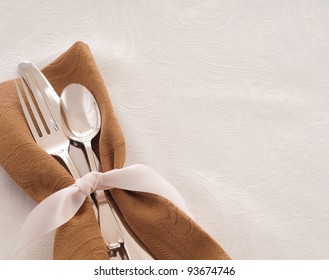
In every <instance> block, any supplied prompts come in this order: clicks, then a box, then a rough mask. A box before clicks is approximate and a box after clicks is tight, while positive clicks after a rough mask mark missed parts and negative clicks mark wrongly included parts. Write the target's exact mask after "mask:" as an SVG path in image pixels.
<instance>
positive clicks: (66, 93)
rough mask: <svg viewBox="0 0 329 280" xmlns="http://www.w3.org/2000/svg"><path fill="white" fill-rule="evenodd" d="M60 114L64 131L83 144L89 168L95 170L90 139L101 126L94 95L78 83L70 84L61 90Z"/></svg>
mask: <svg viewBox="0 0 329 280" xmlns="http://www.w3.org/2000/svg"><path fill="white" fill-rule="evenodd" d="M60 105H61V106H60V107H61V114H62V121H63V128H64V131H65V133H66V134H67V135H68V137H69V138H70V139H72V140H73V141H76V142H79V143H81V144H83V145H84V147H85V150H86V154H87V158H88V160H89V165H90V169H91V170H92V171H96V170H97V165H96V163H95V160H94V156H93V151H92V148H91V140H92V139H93V138H94V137H95V136H96V135H97V133H98V132H99V130H100V127H101V115H100V112H99V108H98V105H97V102H96V100H95V98H94V96H93V95H92V94H91V92H90V91H89V90H88V89H87V88H86V87H84V86H83V85H80V84H70V85H68V86H67V87H66V88H64V90H63V91H62V95H61V102H60Z"/></svg>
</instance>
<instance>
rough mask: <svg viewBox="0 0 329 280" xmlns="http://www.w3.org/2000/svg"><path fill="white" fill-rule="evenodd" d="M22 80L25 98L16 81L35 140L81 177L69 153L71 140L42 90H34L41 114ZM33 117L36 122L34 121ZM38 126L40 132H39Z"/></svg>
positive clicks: (70, 170)
mask: <svg viewBox="0 0 329 280" xmlns="http://www.w3.org/2000/svg"><path fill="white" fill-rule="evenodd" d="M29 78H30V82H34V81H33V77H29ZM20 80H21V84H22V87H23V91H24V95H25V98H24V96H23V93H22V92H21V90H20V88H19V85H18V83H17V82H16V81H14V82H15V86H16V90H17V94H18V97H19V101H20V103H21V106H22V109H23V113H24V115H25V118H26V121H27V123H28V126H29V129H30V131H31V134H32V136H33V138H34V140H35V142H36V143H37V144H38V145H39V146H40V147H41V148H43V149H44V150H45V151H46V152H48V154H50V155H53V156H58V157H60V158H61V159H62V160H63V161H64V163H65V165H66V167H67V168H68V170H69V172H70V173H71V175H72V176H73V178H75V179H77V178H79V177H80V176H79V173H78V171H77V169H76V167H75V165H74V164H73V161H72V159H71V157H70V155H69V145H70V141H69V139H68V138H67V137H66V135H65V133H64V131H63V130H62V129H61V126H60V125H57V123H56V121H55V120H54V118H53V116H52V114H51V112H50V111H49V109H48V107H47V105H46V103H45V101H44V99H43V97H42V94H41V92H40V91H39V90H36V91H35V92H34V97H35V101H36V103H37V105H38V107H39V110H40V115H39V112H38V109H37V107H36V106H35V104H34V102H33V100H32V98H31V95H30V93H29V90H28V88H27V86H26V85H25V82H24V80H23V79H22V78H20ZM28 106H29V107H30V109H31V110H30V111H29V109H28ZM41 116H42V117H43V119H44V122H43V121H42V119H41ZM33 119H34V121H35V122H34V121H33ZM38 128H39V131H40V133H39V132H38Z"/></svg>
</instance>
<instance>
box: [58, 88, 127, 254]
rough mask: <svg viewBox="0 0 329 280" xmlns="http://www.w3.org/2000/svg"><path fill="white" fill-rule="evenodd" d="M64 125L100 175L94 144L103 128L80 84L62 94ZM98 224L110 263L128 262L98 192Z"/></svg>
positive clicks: (94, 105) (110, 212)
mask: <svg viewBox="0 0 329 280" xmlns="http://www.w3.org/2000/svg"><path fill="white" fill-rule="evenodd" d="M60 99H61V102H60V108H61V114H62V123H63V128H64V131H65V133H66V135H67V136H68V137H69V138H70V139H71V140H73V141H75V142H78V143H80V144H82V145H83V146H84V148H85V151H86V156H87V159H88V164H89V167H90V168H89V169H90V171H98V168H97V164H96V162H95V156H94V152H93V150H92V146H91V140H92V139H93V138H94V137H95V136H96V135H97V133H98V132H99V130H100V127H101V115H100V112H99V108H98V105H97V102H96V100H95V99H94V97H93V95H92V94H91V92H90V91H89V90H88V89H87V88H86V87H84V86H82V85H80V84H70V85H68V86H67V87H66V88H64V90H63V91H62V94H61V97H60ZM95 198H96V206H97V208H98V221H99V225H100V228H101V231H102V234H103V238H104V240H105V242H106V246H107V249H108V252H109V255H110V258H111V259H115V258H118V259H129V258H130V257H129V254H128V251H127V250H126V248H125V246H124V242H123V235H122V231H121V228H120V226H119V225H118V222H117V219H116V217H115V216H114V214H113V210H112V208H111V207H110V206H109V204H108V201H107V198H106V196H105V193H104V191H96V195H94V199H95Z"/></svg>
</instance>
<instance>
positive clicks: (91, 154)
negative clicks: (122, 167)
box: [84, 142, 98, 171]
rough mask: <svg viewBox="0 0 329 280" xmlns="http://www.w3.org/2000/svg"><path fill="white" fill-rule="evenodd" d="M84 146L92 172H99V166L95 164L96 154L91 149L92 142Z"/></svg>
mask: <svg viewBox="0 0 329 280" xmlns="http://www.w3.org/2000/svg"><path fill="white" fill-rule="evenodd" d="M84 146H85V149H86V154H87V158H88V164H89V167H90V170H91V171H98V169H97V165H96V162H95V158H94V152H93V150H92V148H91V143H90V142H85V143H84Z"/></svg>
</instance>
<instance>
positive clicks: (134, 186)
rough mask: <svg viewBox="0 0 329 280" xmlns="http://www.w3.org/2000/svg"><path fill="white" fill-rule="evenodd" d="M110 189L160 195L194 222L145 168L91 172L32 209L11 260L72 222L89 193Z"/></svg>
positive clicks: (182, 204) (181, 202)
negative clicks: (48, 234) (39, 240)
mask: <svg viewBox="0 0 329 280" xmlns="http://www.w3.org/2000/svg"><path fill="white" fill-rule="evenodd" d="M112 188H117V189H122V190H128V191H138V192H146V193H152V194H156V195H159V196H162V197H164V198H166V199H168V200H169V201H171V202H172V203H173V204H175V205H176V206H177V207H178V208H179V209H181V210H182V211H183V212H185V213H186V214H187V215H188V216H190V217H191V218H192V219H194V218H193V215H192V214H191V213H190V211H189V210H188V208H187V207H186V205H185V202H184V199H183V198H182V197H181V196H180V194H179V193H178V192H177V190H176V189H175V187H174V186H172V185H171V184H169V183H168V182H167V181H166V180H165V179H164V178H163V177H161V176H160V174H159V173H157V172H156V171H155V170H153V169H152V168H150V167H148V166H146V165H143V164H134V165H130V166H128V167H125V168H121V169H114V170H111V171H108V172H105V173H101V172H90V173H87V174H86V175H84V176H83V177H81V178H78V179H77V180H76V181H75V183H74V184H73V185H71V186H68V187H67V188H64V189H62V190H59V191H57V192H55V193H53V194H52V195H50V196H49V197H47V198H46V199H44V200H43V201H41V202H40V203H39V204H38V205H37V206H36V207H35V208H34V209H33V210H32V212H31V213H30V214H29V216H28V217H27V218H26V220H25V221H24V223H23V225H22V228H21V230H20V231H19V233H18V235H17V237H16V244H15V248H14V250H13V251H12V253H13V257H15V255H16V254H17V253H18V252H19V250H21V249H22V248H23V247H25V246H27V245H29V244H30V243H32V242H33V241H35V240H36V239H38V238H39V237H40V236H42V235H45V234H47V233H49V232H51V231H53V230H55V229H56V228H58V227H60V226H61V225H63V224H64V223H66V222H68V221H69V220H70V219H72V218H73V216H74V215H75V214H76V213H77V212H78V210H79V209H80V207H81V205H82V204H83V202H84V201H85V199H86V198H87V197H88V196H89V195H90V194H91V193H93V192H94V191H96V190H109V189H112Z"/></svg>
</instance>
